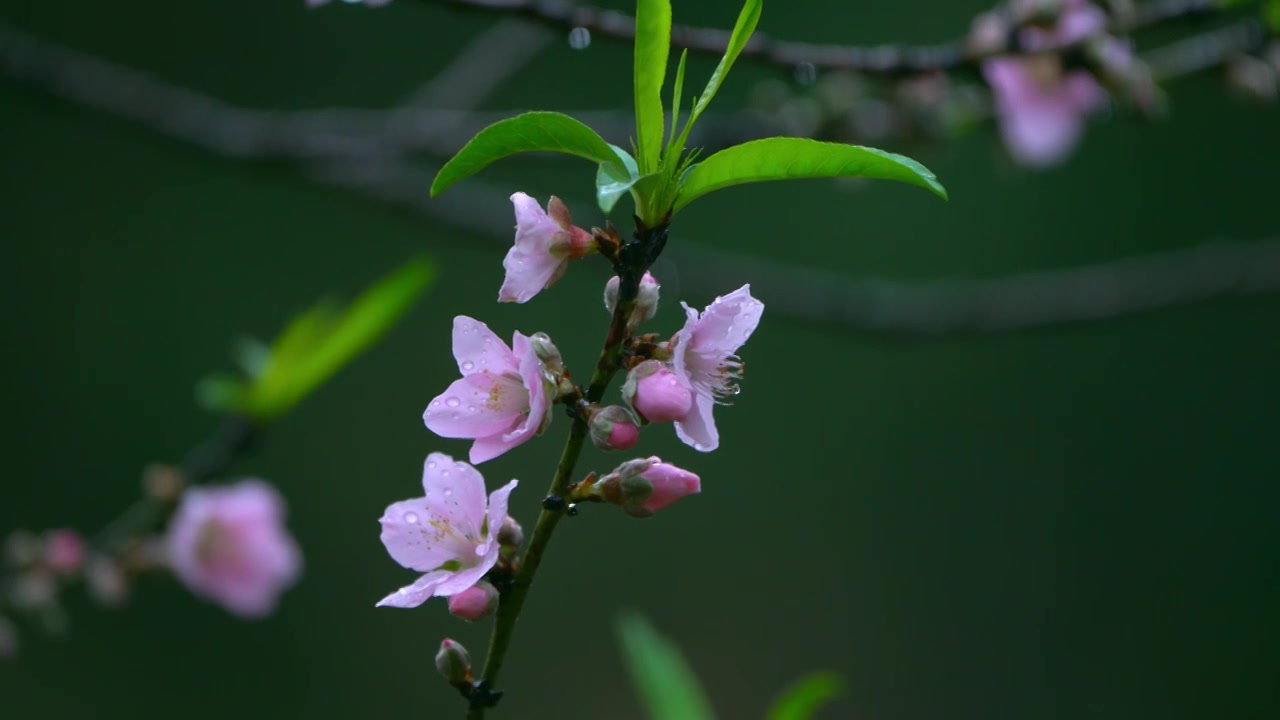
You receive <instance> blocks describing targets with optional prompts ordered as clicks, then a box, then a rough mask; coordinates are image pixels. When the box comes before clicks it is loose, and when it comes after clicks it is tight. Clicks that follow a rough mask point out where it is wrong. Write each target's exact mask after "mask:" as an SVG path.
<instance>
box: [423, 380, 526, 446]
mask: <svg viewBox="0 0 1280 720" xmlns="http://www.w3.org/2000/svg"><path fill="white" fill-rule="evenodd" d="M526 412H528V398H527V397H526V396H525V392H524V389H523V388H522V387H521V386H520V385H519V383H518V382H516V381H514V380H512V379H508V378H505V377H498V378H495V377H493V376H491V375H488V374H478V375H468V376H467V377H464V378H461V379H458V380H454V381H453V383H452V384H450V385H449V387H448V389H446V390H445V391H444V392H443V393H441V394H439V395H437V396H436V397H435V398H433V399H432V400H431V403H430V404H428V405H427V409H426V411H424V412H423V413H422V421H423V423H425V424H426V426H427V428H428V429H430V430H431V432H433V433H435V434H437V435H439V436H440V437H446V438H475V437H484V436H487V435H495V434H499V433H504V432H510V431H511V430H512V428H515V427H518V426H519V424H520V422H521V421H522V420H523V418H524V415H525V413H526Z"/></svg>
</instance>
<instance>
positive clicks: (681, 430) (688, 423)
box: [676, 392, 720, 452]
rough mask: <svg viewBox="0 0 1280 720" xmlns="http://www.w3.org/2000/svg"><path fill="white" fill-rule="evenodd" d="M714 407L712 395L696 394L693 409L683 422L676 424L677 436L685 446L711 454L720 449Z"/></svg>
mask: <svg viewBox="0 0 1280 720" xmlns="http://www.w3.org/2000/svg"><path fill="white" fill-rule="evenodd" d="M714 407H715V400H714V399H713V398H712V397H711V395H710V394H707V393H705V392H696V393H694V396H693V409H692V410H690V411H689V414H688V415H686V416H685V418H684V419H683V420H679V421H677V422H676V436H677V437H679V438H680V439H681V440H682V441H683V442H684V444H685V445H688V446H689V447H691V448H693V449H694V450H698V451H701V452H711V451H712V450H715V449H716V448H718V447H720V433H719V432H718V431H717V430H716V421H715V418H714V417H712V415H711V411H712V409H713V408H714Z"/></svg>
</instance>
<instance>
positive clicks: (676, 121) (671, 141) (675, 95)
mask: <svg viewBox="0 0 1280 720" xmlns="http://www.w3.org/2000/svg"><path fill="white" fill-rule="evenodd" d="M688 59H689V49H688V48H685V49H684V50H681V51H680V64H678V65H676V84H675V85H674V86H673V87H672V88H671V134H670V136H669V137H668V138H667V148H666V150H664V151H663V153H662V162H663V164H664V165H665V164H666V163H669V162H675V161H677V160H679V158H680V153H681V152H682V151H684V148H682V147H679V148H678V147H675V144H676V130H678V129H679V128H680V105H681V104H682V103H684V97H683V96H684V63H685V61H686V60H688Z"/></svg>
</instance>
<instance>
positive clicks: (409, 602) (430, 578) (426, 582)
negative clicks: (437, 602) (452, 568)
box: [375, 570, 452, 608]
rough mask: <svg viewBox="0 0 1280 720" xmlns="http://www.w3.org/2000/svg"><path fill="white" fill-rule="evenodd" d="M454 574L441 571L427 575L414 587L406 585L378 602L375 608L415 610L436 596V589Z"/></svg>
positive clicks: (418, 580) (417, 581) (419, 579)
mask: <svg viewBox="0 0 1280 720" xmlns="http://www.w3.org/2000/svg"><path fill="white" fill-rule="evenodd" d="M451 574H452V573H449V572H446V571H444V570H440V571H437V572H431V573H427V574H426V575H423V576H422V577H420V578H418V579H417V580H416V581H415V582H414V583H413V584H412V585H406V586H405V587H402V588H400V589H399V590H397V591H395V592H393V593H391V594H390V595H388V596H386V597H384V598H382V599H381V600H379V601H378V604H377V605H376V606H375V607H398V608H414V607H418V606H419V605H421V604H422V603H424V602H426V601H427V600H429V599H431V597H432V596H434V595H436V594H437V593H436V588H437V587H438V586H439V585H440V583H441V582H443V581H444V580H445V579H446V578H448V577H449V576H450V575H451Z"/></svg>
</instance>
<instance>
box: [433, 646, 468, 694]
mask: <svg viewBox="0 0 1280 720" xmlns="http://www.w3.org/2000/svg"><path fill="white" fill-rule="evenodd" d="M436 670H437V671H439V673H440V676H441V677H443V678H444V679H445V680H448V681H449V682H450V683H452V684H454V685H457V684H459V683H465V682H470V681H471V654H470V653H468V652H467V649H466V648H465V647H463V646H462V643H460V642H458V641H457V640H450V639H449V638H445V639H444V640H443V641H442V642H441V643H440V650H439V652H437V653H436Z"/></svg>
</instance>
